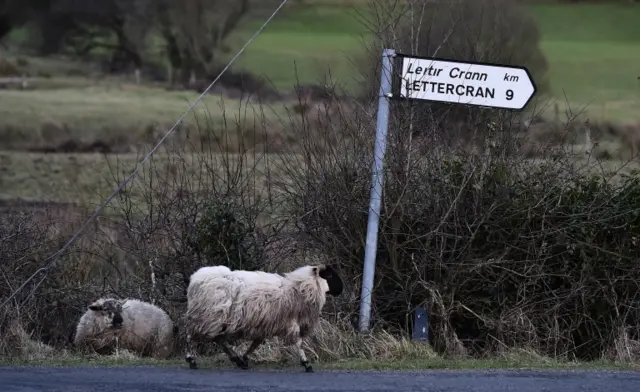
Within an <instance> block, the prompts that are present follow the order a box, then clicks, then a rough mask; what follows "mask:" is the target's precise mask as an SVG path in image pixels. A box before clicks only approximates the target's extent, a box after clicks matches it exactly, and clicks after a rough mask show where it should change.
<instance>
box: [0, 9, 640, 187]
mask: <svg viewBox="0 0 640 392" xmlns="http://www.w3.org/2000/svg"><path fill="white" fill-rule="evenodd" d="M316 3H317V5H314V6H311V7H308V6H307V7H305V8H301V7H296V6H293V5H289V6H288V7H286V8H285V9H284V10H283V11H282V13H281V14H280V15H278V16H277V17H276V18H275V19H274V20H273V22H272V23H271V24H270V25H269V26H268V28H267V29H266V30H265V31H264V33H262V34H261V35H260V36H259V37H258V38H257V39H256V40H255V41H254V42H253V43H252V45H251V46H250V47H249V48H248V49H247V50H246V51H245V53H244V54H243V55H242V56H241V57H240V58H239V60H238V61H237V63H236V65H235V66H234V69H237V70H242V69H244V70H247V71H249V72H251V73H253V74H255V75H260V76H264V77H266V78H267V79H268V80H269V81H271V83H273V85H274V86H275V87H277V88H278V89H279V90H281V91H290V90H291V88H292V87H293V85H294V84H295V83H296V75H295V73H294V72H295V70H297V77H298V80H299V82H300V83H309V84H314V83H322V82H323V80H324V79H323V78H324V73H325V72H327V71H328V70H330V72H331V78H332V79H333V81H334V82H336V83H337V84H338V85H339V86H340V87H342V88H345V89H350V88H353V87H355V86H357V84H358V81H359V78H360V75H359V73H358V72H357V70H355V69H354V65H353V63H352V61H353V60H354V56H356V55H357V54H358V53H359V52H358V51H359V49H360V48H361V47H362V45H363V43H365V42H367V40H368V39H369V35H368V33H367V30H366V28H365V27H364V26H363V25H362V24H361V23H360V22H359V20H361V16H360V15H366V8H364V7H363V6H362V5H361V4H355V5H350V4H330V5H327V4H323V2H316ZM527 7H528V8H529V9H530V10H531V12H532V13H533V15H534V16H535V18H536V21H537V22H538V24H539V28H540V30H541V34H542V40H541V46H542V49H543V52H544V54H545V55H546V56H547V60H548V62H549V64H550V65H549V69H550V70H549V75H550V83H551V92H552V99H553V101H555V102H558V103H559V108H560V110H561V111H562V110H564V109H565V108H566V107H565V104H566V102H567V101H566V100H568V102H569V103H570V107H571V109H572V110H574V111H576V112H578V111H580V112H582V113H584V114H583V116H584V117H588V118H591V119H594V120H595V119H605V120H609V121H612V122H616V123H629V124H635V123H638V122H640V114H639V113H640V110H639V108H640V79H638V78H639V77H640V68H639V67H640V24H638V23H637V21H638V20H640V7H638V6H637V5H630V4H533V5H527ZM260 23H261V21H260V20H253V21H252V20H249V21H248V22H245V23H244V24H243V25H242V26H241V28H240V29H239V30H238V32H237V33H236V34H234V35H233V36H232V37H231V38H230V46H232V47H238V46H239V45H240V44H241V43H242V42H244V40H245V39H246V38H248V37H249V36H250V35H251V34H252V33H253V32H254V31H255V29H256V28H257V27H258V26H259V24H260ZM23 36H24V33H23V32H20V31H18V32H16V33H14V34H13V35H12V37H11V40H10V41H9V47H11V42H18V43H19V42H20V40H21V39H23ZM19 57H22V58H24V59H26V60H27V61H28V66H27V67H26V69H27V71H28V72H29V73H30V74H31V75H34V78H32V79H30V82H29V83H30V84H31V85H32V86H34V88H35V89H33V90H26V91H22V90H12V89H9V90H6V89H5V90H0V103H1V104H0V131H1V132H2V133H1V134H2V135H3V138H2V145H3V148H5V149H11V150H14V149H19V150H23V149H25V148H32V149H33V148H35V147H38V148H42V147H45V146H49V147H53V146H52V145H56V144H60V143H62V142H64V141H66V140H70V139H71V140H78V141H83V142H86V143H89V144H90V143H92V142H94V141H95V140H100V141H103V142H104V143H105V144H107V145H117V146H116V147H114V148H113V150H115V152H122V153H126V152H127V151H132V150H135V148H136V145H137V143H139V142H141V141H149V140H157V138H158V137H159V135H161V134H162V132H163V131H164V130H166V129H167V128H168V127H169V126H170V125H172V124H173V122H174V121H175V120H176V119H177V118H178V116H179V115H180V114H182V112H183V110H184V109H186V108H187V107H188V105H189V103H190V102H193V100H194V99H195V98H196V97H197V93H195V92H189V91H175V92H174V91H165V90H164V89H163V88H161V87H154V86H153V85H145V86H136V85H134V84H133V83H132V82H131V81H130V80H127V79H126V78H125V79H123V78H115V77H108V78H105V77H104V76H101V75H100V73H99V72H98V71H95V70H93V68H92V67H91V66H90V65H87V64H82V63H78V62H74V61H65V60H64V59H60V58H56V57H55V56H54V57H52V58H33V57H29V56H28V55H27V56H25V55H20V53H16V52H15V51H11V50H10V51H9V52H8V55H7V58H8V59H16V58H19ZM38 75H40V77H39V76H38ZM41 75H46V77H42V76H41ZM70 75H71V76H70ZM76 75H79V76H76ZM36 87H37V88H36ZM537 99H538V100H540V101H541V104H548V99H549V97H547V96H539V97H537ZM267 106H268V107H269V109H268V110H267V113H266V114H265V115H266V116H267V117H269V116H273V117H274V121H276V122H277V118H280V117H283V116H285V115H284V112H283V110H282V107H281V105H280V104H278V103H269V104H267ZM257 110H258V109H257V107H256V104H252V103H245V102H243V103H240V102H238V101H237V100H234V99H230V98H226V99H224V100H223V101H221V100H220V98H218V97H217V96H216V94H213V95H209V96H207V97H205V99H204V100H203V101H202V102H201V103H200V104H199V106H198V107H197V108H196V109H195V115H194V114H190V115H189V116H188V117H187V118H186V120H185V123H187V125H189V124H190V125H193V124H194V122H195V121H200V122H202V121H205V120H209V121H213V124H217V125H219V124H220V123H221V122H222V121H223V120H222V118H221V117H222V113H223V112H224V113H225V115H226V117H227V121H234V118H235V120H236V121H239V119H245V120H246V118H247V117H251V116H247V113H249V114H252V113H253V112H255V111H257ZM545 113H546V114H549V115H551V113H552V111H551V109H548V110H546V112H545ZM561 116H562V113H561ZM207 117H209V118H208V119H207ZM274 126H275V125H274ZM34 144H35V145H36V146H34ZM93 157H94V158H95V159H98V160H100V159H102V158H101V156H100V155H93ZM59 159H60V158H57V157H55V156H49V155H42V156H40V157H39V158H37V160H38V161H43V162H44V164H42V165H41V166H40V167H31V168H29V169H26V168H25V167H24V166H22V165H21V164H20V163H18V162H19V161H20V160H19V159H17V160H16V159H3V160H2V165H5V166H4V167H2V169H1V170H2V171H3V172H4V173H20V175H19V176H18V177H17V178H23V177H24V176H33V178H35V179H41V180H46V181H47V182H49V181H51V183H65V176H67V174H68V173H66V172H65V170H50V168H51V167H55V166H56V165H55V164H53V162H51V164H49V161H50V160H55V161H57V160H59ZM92 159H93V158H92ZM16 165H17V166H16ZM31 170H35V171H36V172H35V173H34V172H31ZM42 170H44V171H45V172H41V171H42ZM11 178H13V177H5V179H4V181H6V182H8V183H7V185H11V186H10V188H9V189H12V190H11V191H10V192H8V193H7V192H5V194H6V195H7V196H8V195H9V194H11V196H13V197H23V198H27V199H37V198H38V197H39V193H37V192H36V194H33V193H32V190H33V189H35V188H34V187H31V186H26V187H24V190H22V189H21V188H22V187H20V186H19V184H17V186H15V187H14V186H13V184H11V181H12V180H11ZM20 183H22V182H21V181H20ZM5 189H7V188H5ZM42 197H46V196H45V195H42ZM69 198H75V196H69Z"/></svg>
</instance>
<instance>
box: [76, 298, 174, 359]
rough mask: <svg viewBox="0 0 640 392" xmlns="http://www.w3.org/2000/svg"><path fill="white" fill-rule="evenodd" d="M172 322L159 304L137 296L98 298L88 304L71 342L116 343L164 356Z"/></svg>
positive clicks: (100, 345)
mask: <svg viewBox="0 0 640 392" xmlns="http://www.w3.org/2000/svg"><path fill="white" fill-rule="evenodd" d="M174 332H175V330H174V325H173V321H171V318H170V317H169V315H168V314H167V313H166V312H165V311H164V310H162V309H160V308H159V307H157V306H155V305H152V304H150V303H148V302H144V301H139V300H137V299H123V300H118V299H114V298H100V299H98V300H96V301H95V302H94V303H92V304H91V305H89V307H88V309H87V311H86V312H85V314H84V315H83V316H82V317H81V318H80V321H79V322H78V326H77V328H76V334H75V338H74V345H75V346H77V347H80V346H89V347H92V348H93V349H94V350H96V349H104V348H105V347H109V346H111V345H112V344H114V343H116V344H117V345H118V346H119V347H121V348H127V349H130V350H132V351H135V352H138V353H141V354H143V355H152V356H156V357H158V358H167V357H168V356H169V355H170V354H171V352H172V351H173V338H174Z"/></svg>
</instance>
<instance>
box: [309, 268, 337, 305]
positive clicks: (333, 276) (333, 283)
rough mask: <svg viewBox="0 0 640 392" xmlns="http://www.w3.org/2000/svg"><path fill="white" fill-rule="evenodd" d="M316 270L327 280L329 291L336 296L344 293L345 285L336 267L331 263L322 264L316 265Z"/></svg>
mask: <svg viewBox="0 0 640 392" xmlns="http://www.w3.org/2000/svg"><path fill="white" fill-rule="evenodd" d="M314 272H316V273H317V274H318V276H320V277H321V278H322V279H324V280H325V281H326V282H327V291H326V292H327V293H329V294H331V295H333V296H334V297H337V296H338V295H340V294H342V290H343V289H344V287H343V286H344V285H343V283H342V279H340V276H339V275H338V273H337V272H336V270H335V268H333V267H332V266H330V265H320V266H317V267H314Z"/></svg>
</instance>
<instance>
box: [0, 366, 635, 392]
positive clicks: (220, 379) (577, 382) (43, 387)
mask: <svg viewBox="0 0 640 392" xmlns="http://www.w3.org/2000/svg"><path fill="white" fill-rule="evenodd" d="M0 391H1V392H36V391H38V392H40V391H49V392H54V391H56V392H57V391H59V392H79V391H83V392H85V391H105V392H106V391H108V392H168V391H229V392H236V391H237V392H267V391H323V392H343V391H393V392H412V391H432V392H467V391H474V392H476V391H477V392H499V391H500V392H501V391H516V392H533V391H536V392H540V391H549V392H555V391H558V392H560V391H561V392H588V391H607V392H638V391H640V372H631V371H625V372H622V371H533V370H532V371H523V370H511V371H509V370H501V371H463V370H458V371H445V370H433V371H421V372H417V371H415V372H414V371H384V372H382V371H380V372H378V371H331V370H321V369H319V368H318V369H316V373H304V372H303V371H302V368H300V369H295V370H294V369H292V370H286V371H285V370H248V371H242V370H240V369H238V370H215V369H206V368H203V369H199V370H189V369H186V368H162V367H142V366H140V367H57V368H54V367H48V368H45V367H0Z"/></svg>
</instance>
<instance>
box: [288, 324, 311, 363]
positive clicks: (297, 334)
mask: <svg viewBox="0 0 640 392" xmlns="http://www.w3.org/2000/svg"><path fill="white" fill-rule="evenodd" d="M288 332H289V333H288V336H287V338H286V339H287V341H288V344H291V343H293V342H295V345H296V348H297V349H298V355H299V356H300V364H301V365H302V367H304V370H305V372H307V373H313V367H311V365H310V364H309V361H308V360H307V354H305V352H304V350H303V349H302V336H303V334H304V332H303V331H300V325H299V324H298V323H297V322H293V323H292V324H291V326H290V328H289V331H288Z"/></svg>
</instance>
